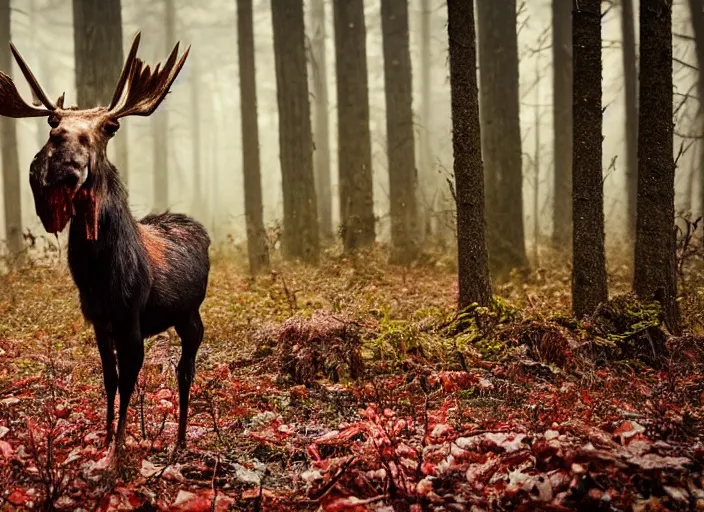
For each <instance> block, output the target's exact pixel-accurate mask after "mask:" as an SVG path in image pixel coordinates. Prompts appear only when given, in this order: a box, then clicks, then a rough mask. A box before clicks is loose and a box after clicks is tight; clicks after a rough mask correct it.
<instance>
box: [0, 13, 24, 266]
mask: <svg viewBox="0 0 704 512" xmlns="http://www.w3.org/2000/svg"><path fill="white" fill-rule="evenodd" d="M10 19H11V14H10V0H0V41H4V42H5V44H2V45H0V46H1V48H0V69H1V70H2V71H3V72H4V73H6V74H9V75H12V56H11V54H10V47H9V45H8V44H7V41H10V40H11V37H10ZM15 123H16V121H15V120H14V119H10V118H8V117H0V137H1V139H0V140H1V142H2V148H1V149H2V192H3V204H4V207H5V242H6V243H7V249H8V251H9V255H10V257H11V258H12V259H13V260H16V259H18V258H19V259H21V258H22V254H23V250H24V237H23V236H22V189H21V185H20V161H19V155H18V152H17V126H16V124H15Z"/></svg>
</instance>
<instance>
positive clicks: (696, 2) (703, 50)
mask: <svg viewBox="0 0 704 512" xmlns="http://www.w3.org/2000/svg"><path fill="white" fill-rule="evenodd" d="M689 10H690V14H691V18H692V31H693V32H694V50H695V53H696V55H697V64H698V67H699V77H698V81H697V96H698V97H699V122H700V123H701V127H702V128H701V129H702V133H704V2H703V1H702V0H689ZM699 144H700V148H699V162H698V164H699V172H700V173H701V174H700V179H699V187H700V190H699V197H700V201H701V207H700V208H701V210H702V211H704V140H702V141H700V143H699Z"/></svg>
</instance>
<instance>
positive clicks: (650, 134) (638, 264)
mask: <svg viewBox="0 0 704 512" xmlns="http://www.w3.org/2000/svg"><path fill="white" fill-rule="evenodd" d="M640 41H641V44H640V89H641V91H647V94H641V95H640V108H639V115H638V208H637V215H636V250H635V278H634V289H635V292H636V294H638V296H639V297H640V298H641V299H643V300H652V299H657V300H658V301H659V302H660V303H661V304H662V308H663V313H664V316H665V321H666V324H667V327H668V329H670V331H671V332H673V333H675V334H678V333H679V332H680V320H679V310H678V306H677V302H676V298H677V276H676V269H675V265H676V261H675V242H676V239H675V205H674V204H675V163H674V161H673V155H672V153H673V140H672V137H673V127H672V106H673V105H672V103H673V102H672V0H640Z"/></svg>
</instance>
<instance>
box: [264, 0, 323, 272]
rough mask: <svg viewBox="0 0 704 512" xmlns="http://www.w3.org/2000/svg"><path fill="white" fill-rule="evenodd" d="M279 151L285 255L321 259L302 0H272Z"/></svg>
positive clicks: (305, 258) (315, 261) (311, 259)
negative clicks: (283, 0)
mask: <svg viewBox="0 0 704 512" xmlns="http://www.w3.org/2000/svg"><path fill="white" fill-rule="evenodd" d="M271 16H272V21H273V28H274V60H275V67H276V96H277V100H278V107H279V152H280V159H281V177H282V185H283V196H284V232H283V237H282V246H283V252H284V256H286V257H287V258H291V259H295V258H300V259H301V260H303V261H305V262H308V263H314V264H315V263H317V262H318V260H319V256H320V254H319V253H320V239H319V235H318V219H317V217H318V215H317V213H318V212H317V204H316V197H315V178H314V176H313V135H312V133H311V121H310V103H309V101H308V76H307V75H308V70H307V68H306V50H305V34H304V23H303V0H286V1H285V2H282V1H280V0H277V1H274V2H272V3H271Z"/></svg>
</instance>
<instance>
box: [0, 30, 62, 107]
mask: <svg viewBox="0 0 704 512" xmlns="http://www.w3.org/2000/svg"><path fill="white" fill-rule="evenodd" d="M10 49H11V50H12V55H14V57H15V60H16V61H17V64H18V65H19V66H20V70H21V71H22V74H23V75H24V77H25V78H26V79H27V82H28V83H29V87H30V88H31V89H32V95H33V96H34V97H35V98H36V99H37V100H38V101H39V102H41V103H43V104H44V106H45V107H46V109H43V108H36V107H33V106H31V105H28V104H27V103H26V102H25V101H24V100H23V99H22V97H21V96H20V93H19V91H18V90H17V87H16V86H15V83H14V82H13V81H12V78H10V77H9V76H8V75H6V74H5V73H3V72H2V71H0V115H1V116H5V117H15V118H22V117H40V116H48V115H49V114H51V111H52V110H56V105H54V104H53V103H52V102H51V101H50V100H49V98H48V97H47V95H46V94H44V90H43V89H42V88H41V86H40V85H39V82H38V81H37V78H36V77H35V76H34V74H33V73H32V71H31V70H30V69H29V66H28V65H27V63H26V62H25V61H24V59H23V58H22V55H20V52H19V51H17V48H15V45H14V44H12V43H10Z"/></svg>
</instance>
